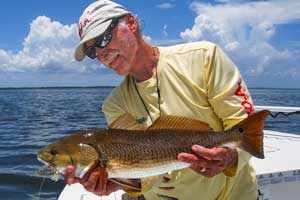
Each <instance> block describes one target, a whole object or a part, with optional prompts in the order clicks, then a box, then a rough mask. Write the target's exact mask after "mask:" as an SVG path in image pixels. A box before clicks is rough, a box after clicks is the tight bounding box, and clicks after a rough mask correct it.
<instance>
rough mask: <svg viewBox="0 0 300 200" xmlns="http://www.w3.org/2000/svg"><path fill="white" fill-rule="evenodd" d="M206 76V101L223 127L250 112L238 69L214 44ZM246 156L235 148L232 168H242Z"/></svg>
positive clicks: (241, 118)
mask: <svg viewBox="0 0 300 200" xmlns="http://www.w3.org/2000/svg"><path fill="white" fill-rule="evenodd" d="M206 77H207V78H206V81H207V89H208V91H207V94H208V101H209V103H210V104H211V106H212V108H213V110H214V112H215V114H216V115H217V116H218V118H219V119H220V120H221V121H222V123H223V128H224V130H226V129H229V128H231V127H233V126H234V125H236V124H238V123H239V122H240V121H242V120H243V119H245V118H247V117H248V115H250V114H251V113H252V112H253V111H254V109H253V103H252V98H251V96H250V93H249V91H248V89H247V86H246V84H245V82H244V80H243V78H242V76H241V74H240V72H239V70H238V68H237V67H236V66H235V64H234V63H233V62H232V61H231V60H230V59H229V57H228V56H227V55H226V54H225V53H224V52H223V51H222V50H221V49H220V48H219V47H218V46H216V45H215V46H214V48H213V50H212V53H211V55H210V63H209V65H208V68H207V72H206ZM250 158H251V155H250V154H249V153H248V152H246V151H243V150H242V149H239V148H238V164H237V166H234V171H235V172H238V171H239V170H240V169H242V168H243V167H244V166H245V164H247V163H248V162H249V160H250ZM225 174H226V173H225ZM229 174H230V172H229Z"/></svg>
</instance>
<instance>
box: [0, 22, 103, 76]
mask: <svg viewBox="0 0 300 200" xmlns="http://www.w3.org/2000/svg"><path fill="white" fill-rule="evenodd" d="M78 41H79V38H78V36H77V25H76V24H72V25H63V24H61V23H60V22H57V21H52V20H51V19H50V18H48V17H46V16H39V17H37V18H36V19H34V20H33V21H32V23H31V24H30V31H29V34H28V35H27V37H26V38H25V39H24V41H23V48H22V49H21V50H20V51H19V52H17V53H12V52H9V51H6V50H3V49H0V71H6V72H28V71H31V72H32V71H46V72H59V71H78V72H87V71H89V70H97V69H98V68H99V67H101V65H99V64H96V63H93V61H89V60H88V59H86V60H85V61H84V62H82V63H78V62H75V60H74V58H73V54H74V49H75V46H76V45H77V43H78ZM87 63H89V64H87ZM87 66H89V67H87Z"/></svg>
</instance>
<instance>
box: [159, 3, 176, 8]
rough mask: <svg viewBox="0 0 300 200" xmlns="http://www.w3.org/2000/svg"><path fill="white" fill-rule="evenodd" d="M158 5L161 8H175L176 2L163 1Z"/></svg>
mask: <svg viewBox="0 0 300 200" xmlns="http://www.w3.org/2000/svg"><path fill="white" fill-rule="evenodd" d="M156 7H158V8H160V9H170V8H174V7H175V4H172V3H161V4H158V5H156Z"/></svg>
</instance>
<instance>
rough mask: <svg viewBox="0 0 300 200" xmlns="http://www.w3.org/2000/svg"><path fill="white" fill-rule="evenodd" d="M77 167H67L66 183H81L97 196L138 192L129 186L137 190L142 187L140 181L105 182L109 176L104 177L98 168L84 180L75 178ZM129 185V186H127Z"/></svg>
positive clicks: (111, 180)
mask: <svg viewBox="0 0 300 200" xmlns="http://www.w3.org/2000/svg"><path fill="white" fill-rule="evenodd" d="M75 170H76V167H75V166H72V165H70V166H67V167H66V170H65V174H64V177H65V183H66V184H69V185H70V184H73V183H80V184H82V185H83V186H84V188H85V189H86V190H88V191H90V192H92V193H94V194H96V195H100V196H103V195H109V194H110V193H112V192H115V191H117V190H128V191H136V190H135V189H133V188H132V187H130V186H129V185H134V187H135V188H138V187H140V180H137V179H134V180H130V179H126V180H125V179H124V180H123V181H120V180H117V179H108V180H105V179H106V178H105V177H107V174H105V176H103V173H102V172H101V170H100V167H96V168H94V169H92V170H90V171H88V172H87V173H86V174H85V175H84V177H83V178H82V179H80V178H77V177H75ZM103 181H105V183H103ZM127 184H128V185H127Z"/></svg>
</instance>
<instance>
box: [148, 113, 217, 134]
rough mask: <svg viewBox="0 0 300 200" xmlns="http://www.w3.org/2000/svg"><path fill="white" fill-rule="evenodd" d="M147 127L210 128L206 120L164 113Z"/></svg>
mask: <svg viewBox="0 0 300 200" xmlns="http://www.w3.org/2000/svg"><path fill="white" fill-rule="evenodd" d="M149 129H186V130H197V131H208V130H212V129H211V128H210V127H209V125H208V124H207V123H206V122H202V121H200V120H196V119H191V118H188V117H180V116H172V115H165V116H160V117H159V118H157V119H156V120H155V121H154V122H153V124H152V125H151V126H150V127H149V128H148V130H149Z"/></svg>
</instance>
